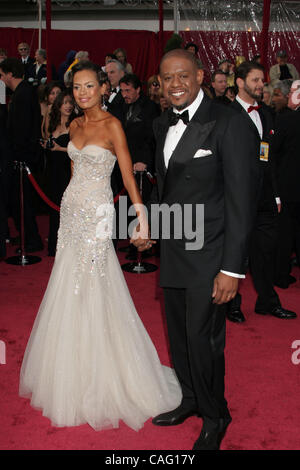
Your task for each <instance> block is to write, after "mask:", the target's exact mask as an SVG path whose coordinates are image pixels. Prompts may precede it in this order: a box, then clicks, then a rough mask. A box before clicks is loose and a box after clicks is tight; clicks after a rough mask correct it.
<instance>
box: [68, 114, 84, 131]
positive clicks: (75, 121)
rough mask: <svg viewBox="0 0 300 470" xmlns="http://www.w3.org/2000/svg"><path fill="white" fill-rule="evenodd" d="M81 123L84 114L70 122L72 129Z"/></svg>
mask: <svg viewBox="0 0 300 470" xmlns="http://www.w3.org/2000/svg"><path fill="white" fill-rule="evenodd" d="M81 124H82V116H79V117H77V118H75V119H73V121H71V122H70V129H76V127H80V126H81Z"/></svg>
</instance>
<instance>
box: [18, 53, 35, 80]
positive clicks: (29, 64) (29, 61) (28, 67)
mask: <svg viewBox="0 0 300 470" xmlns="http://www.w3.org/2000/svg"><path fill="white" fill-rule="evenodd" d="M20 60H21V62H22V64H23V67H24V79H25V80H27V79H28V78H29V77H30V73H31V69H32V66H33V64H34V63H35V59H33V58H32V57H27V60H26V63H25V64H24V63H23V61H22V59H20Z"/></svg>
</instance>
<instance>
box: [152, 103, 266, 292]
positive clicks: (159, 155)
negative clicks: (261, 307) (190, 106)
mask: <svg viewBox="0 0 300 470" xmlns="http://www.w3.org/2000/svg"><path fill="white" fill-rule="evenodd" d="M168 128H169V124H168V116H167V112H166V113H164V114H163V115H162V116H161V117H159V118H158V119H156V120H155V121H154V133H155V136H156V142H157V150H156V172H157V173H156V174H157V189H158V194H157V201H158V202H159V203H160V204H164V203H165V204H167V205H168V206H172V204H176V203H177V204H179V205H180V207H181V208H182V210H183V208H184V204H188V205H189V207H190V208H192V211H193V215H192V216H191V215H188V216H187V221H191V220H192V224H193V228H194V229H195V228H197V229H198V230H199V231H201V229H203V231H204V244H203V247H202V248H201V249H196V250H187V249H186V242H188V241H190V240H187V238H186V237H185V236H184V235H183V236H182V237H181V239H175V238H174V237H173V236H172V235H171V237H170V239H164V238H163V237H162V238H161V245H160V246H161V251H160V256H161V269H160V282H161V285H162V286H163V287H177V288H184V287H193V286H199V285H210V286H211V285H212V281H213V278H214V277H215V276H216V274H217V273H218V272H219V271H220V270H221V269H222V270H225V271H230V272H233V273H239V274H242V273H245V271H246V258H247V255H248V242H249V236H250V233H251V229H252V226H253V221H254V216H255V213H256V209H257V190H258V185H259V163H258V159H257V160H255V159H253V153H254V152H255V151H256V148H257V147H256V140H255V138H254V137H253V134H252V132H251V130H250V129H249V126H248V125H247V124H246V123H245V121H244V120H241V119H240V115H239V113H237V112H236V111H234V110H233V109H230V108H229V107H227V106H224V105H220V104H218V103H216V102H215V101H213V100H210V99H209V98H208V97H207V96H206V95H204V97H203V100H202V103H201V105H200V106H199V108H198V110H197V111H196V113H195V115H194V116H193V118H192V120H191V121H190V123H189V124H188V126H187V128H186V130H185V132H184V134H183V136H182V138H181V140H180V141H179V143H178V145H177V147H176V149H175V150H174V152H173V155H172V157H171V159H170V161H169V165H168V170H166V167H165V163H164V155H163V149H164V144H165V139H166V135H167V131H168ZM199 149H205V150H210V151H211V152H212V153H211V155H208V156H204V157H200V158H193V157H194V155H195V153H196V152H197V151H198V150H199ZM157 201H155V200H154V199H152V202H157ZM197 204H198V205H201V204H202V205H204V220H203V221H201V220H199V219H198V220H197V218H196V216H195V212H196V205H197ZM151 211H152V213H151V215H152V217H153V213H154V208H153V206H152V208H151ZM153 218H154V217H153ZM172 233H174V224H173V226H172V227H171V234H172Z"/></svg>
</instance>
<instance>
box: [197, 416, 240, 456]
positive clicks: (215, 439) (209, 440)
mask: <svg viewBox="0 0 300 470" xmlns="http://www.w3.org/2000/svg"><path fill="white" fill-rule="evenodd" d="M230 422H231V419H228V420H224V419H221V420H220V424H219V425H218V426H216V428H215V429H212V430H205V428H204V426H203V428H202V431H201V433H200V436H199V437H198V439H197V440H196V442H195V444H194V446H193V450H219V449H220V445H221V442H222V439H223V437H224V436H225V433H226V430H227V427H228V426H229V424H230Z"/></svg>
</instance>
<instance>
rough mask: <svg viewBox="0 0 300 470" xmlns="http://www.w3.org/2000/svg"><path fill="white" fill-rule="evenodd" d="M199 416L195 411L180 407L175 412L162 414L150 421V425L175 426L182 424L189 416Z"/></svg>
mask: <svg viewBox="0 0 300 470" xmlns="http://www.w3.org/2000/svg"><path fill="white" fill-rule="evenodd" d="M195 415H197V416H199V413H198V411H197V410H193V409H187V408H183V407H182V406H181V405H180V406H179V407H178V408H176V409H175V410H172V411H168V412H167V413H162V414H160V415H158V416H155V418H153V419H152V423H153V424H155V425H156V426H176V425H177V424H181V423H183V422H184V421H185V420H186V419H187V418H189V417H190V416H195Z"/></svg>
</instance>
